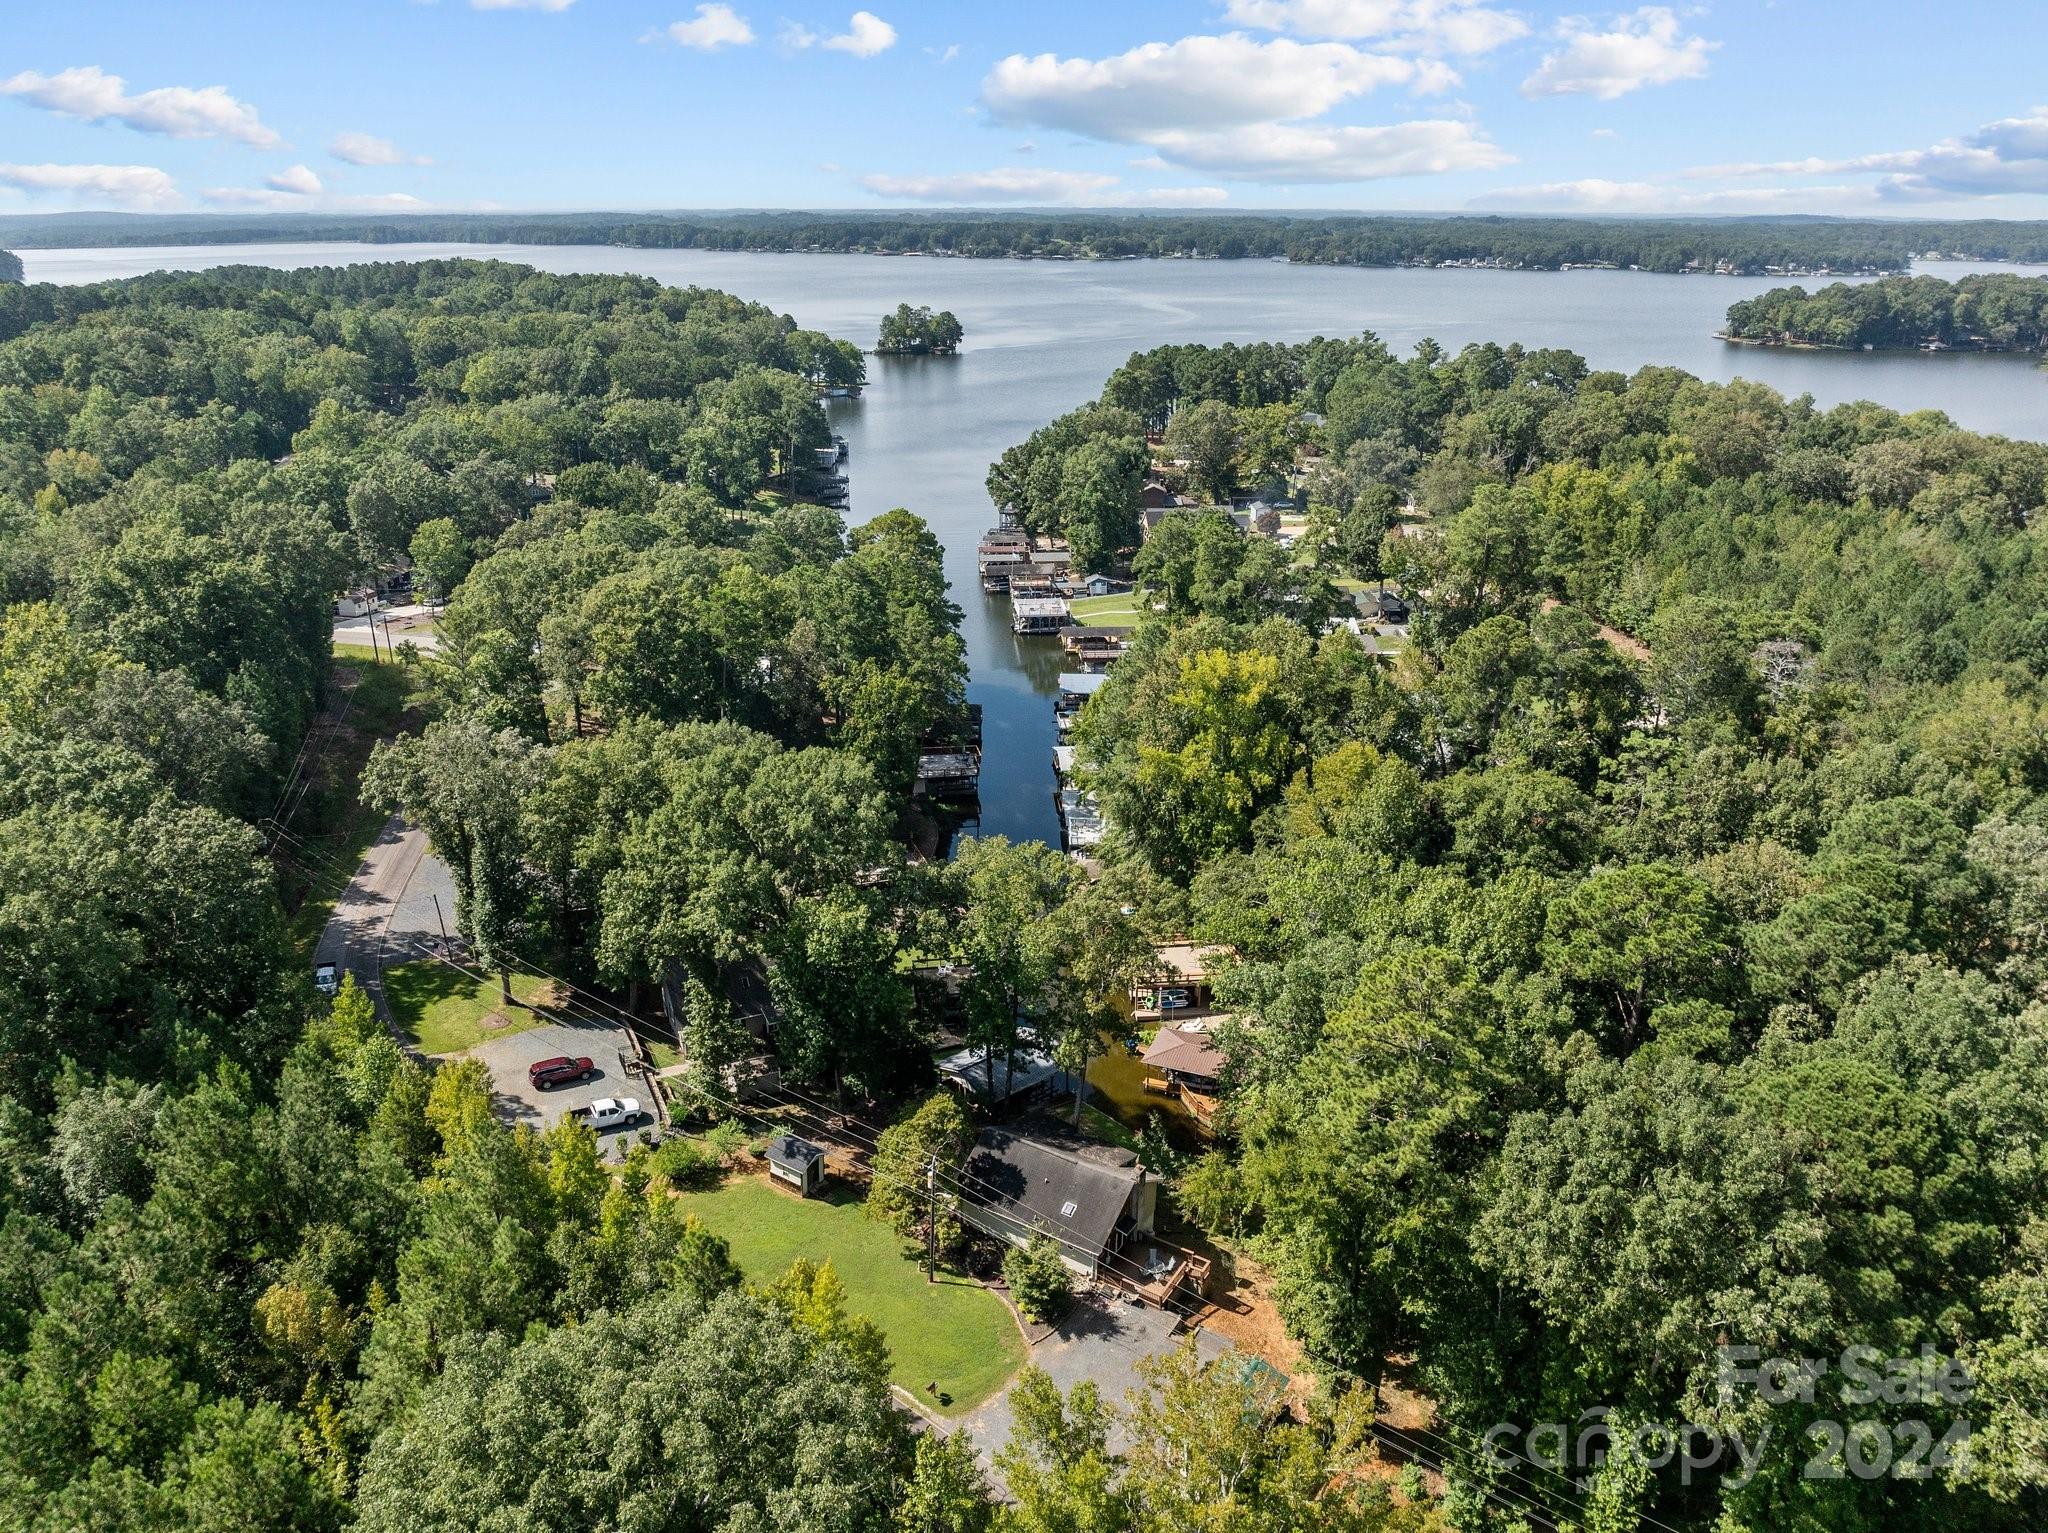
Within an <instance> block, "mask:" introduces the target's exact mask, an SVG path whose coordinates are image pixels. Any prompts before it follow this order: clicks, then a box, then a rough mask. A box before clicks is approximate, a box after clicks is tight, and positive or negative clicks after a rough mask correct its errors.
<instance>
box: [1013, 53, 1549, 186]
mask: <svg viewBox="0 0 2048 1533" xmlns="http://www.w3.org/2000/svg"><path fill="white" fill-rule="evenodd" d="M1457 78H1458V77H1457V75H1456V74H1455V73H1454V72H1453V71H1452V70H1451V69H1449V68H1448V67H1447V66H1446V65H1444V64H1443V63H1441V62H1439V61H1438V60H1435V59H1428V58H1424V59H1416V58H1409V57H1404V56H1400V55H1395V54H1389V53H1370V52H1366V51H1364V50H1361V49H1358V48H1354V47H1352V46H1351V45H1350V44H1348V43H1336V42H1321V43H1303V42H1296V41H1293V40H1291V39H1287V38H1276V39H1271V40H1267V41H1260V40H1257V39H1254V38H1250V37H1247V36H1245V35H1244V34H1243V33H1241V32H1231V33H1226V34H1224V35H1222V36H1219V37H1184V38H1182V39H1181V40H1180V41H1178V42H1174V43H1147V44H1145V45H1144V46H1143V47H1139V48H1133V49H1131V50H1130V51H1129V52H1127V53H1121V54H1118V55H1116V56H1114V57H1112V58H1105V59H1062V58H1060V57H1058V56H1057V55H1055V54H1050V53H1045V54H1039V55H1037V56H1036V57H1026V56H1024V55H1022V54H1015V55H1012V56H1011V57H1009V58H1006V59H1004V60H1002V61H1001V62H1000V63H998V64H997V65H996V67H995V68H994V69H993V70H992V71H990V73H989V76H988V78H987V79H985V80H984V81H983V82H982V99H983V100H984V101H985V102H986V103H987V104H988V107H989V110H990V112H991V114H992V115H993V116H995V117H996V118H998V119H999V120H1002V121H1006V122H1019V123H1022V122H1030V123H1036V124H1038V125H1040V126H1043V127H1049V128H1056V129H1061V130H1064V131H1068V132H1074V133H1079V134H1082V135H1084V136H1086V137H1089V138H1095V139H1102V140H1106V141H1108V142H1111V143H1123V144H1139V145H1143V146H1144V147H1146V148H1148V149H1150V150H1152V151H1153V153H1152V155H1150V156H1148V157H1147V158H1146V159H1145V160H1143V161H1139V162H1137V163H1140V164H1144V165H1150V166H1158V167H1161V168H1172V167H1178V168H1181V169H1185V170H1193V171H1197V172H1200V173H1202V174H1205V175H1216V176H1224V177H1228V178H1230V179H1232V180H1242V181H1265V182H1281V183H1287V182H1304V181H1309V182H1340V181H1373V180H1379V179H1381V178H1384V177H1388V176H1413V175H1435V174H1442V173H1446V172H1452V171H1461V170H1486V169H1492V168H1494V167H1497V166H1501V165H1506V164H1511V163H1512V161H1513V157H1512V156H1510V155H1509V154H1508V153H1507V152H1506V151H1504V150H1502V149H1501V148H1500V147H1499V146H1498V145H1496V144H1494V143H1493V142H1491V141H1490V140H1489V139H1488V138H1487V137H1486V135H1485V134H1484V133H1483V132H1482V131H1480V130H1479V129H1478V128H1477V127H1475V126H1474V125H1473V124H1472V123H1470V122H1468V121H1461V120H1454V119H1452V118H1451V117H1448V116H1446V117H1440V118H1435V119H1430V120H1425V121H1416V122H1399V123H1392V124H1386V125H1381V126H1373V127H1357V126H1339V125H1336V124H1329V123H1321V122H1314V121H1311V120H1310V119H1313V118H1318V117H1321V116H1323V115H1324V114H1326V113H1328V112H1329V111H1331V110H1332V109H1333V108H1335V107H1337V106H1340V105H1342V104H1343V103H1345V102H1347V101H1349V100H1351V99H1353V98H1354V97H1358V96H1362V95H1365V94H1367V93H1369V92H1371V91H1373V90H1376V89H1378V88H1379V87H1381V86H1383V85H1392V86H1402V85H1405V86H1408V87H1409V88H1411V89H1413V90H1417V91H1427V90H1436V89H1441V88H1443V87H1445V86H1447V85H1451V84H1455V83H1456V82H1457Z"/></svg>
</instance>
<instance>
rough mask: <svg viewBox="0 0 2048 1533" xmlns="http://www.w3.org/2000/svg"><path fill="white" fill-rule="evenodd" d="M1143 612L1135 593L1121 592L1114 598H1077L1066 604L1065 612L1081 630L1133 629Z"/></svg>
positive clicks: (1143, 609)
mask: <svg viewBox="0 0 2048 1533" xmlns="http://www.w3.org/2000/svg"><path fill="white" fill-rule="evenodd" d="M1145 610H1146V609H1145V608H1144V607H1143V606H1142V605H1140V603H1139V601H1138V593H1137V592H1135V591H1121V592H1118V593H1117V594H1116V595H1114V596H1077V597H1075V598H1074V599H1073V600H1072V601H1070V602H1068V603H1067V611H1068V612H1070V613H1072V614H1073V618H1074V622H1075V623H1076V624H1077V625H1079V626H1080V627H1082V628H1135V627H1137V626H1138V619H1139V618H1141V617H1143V616H1144V615H1145Z"/></svg>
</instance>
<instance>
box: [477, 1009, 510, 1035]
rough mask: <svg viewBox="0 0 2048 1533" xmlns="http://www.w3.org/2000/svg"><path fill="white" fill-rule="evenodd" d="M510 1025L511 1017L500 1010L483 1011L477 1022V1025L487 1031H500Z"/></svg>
mask: <svg viewBox="0 0 2048 1533" xmlns="http://www.w3.org/2000/svg"><path fill="white" fill-rule="evenodd" d="M511 1025H512V1019H511V1018H510V1017H508V1016H506V1015H505V1013H503V1012H502V1011H488V1012H485V1013H484V1015H483V1016H482V1018H481V1019H479V1020H478V1022H477V1026H478V1027H480V1028H482V1029H483V1030H484V1031H485V1032H487V1033H495V1032H500V1031H502V1030H503V1029H505V1028H508V1027H510V1026H511Z"/></svg>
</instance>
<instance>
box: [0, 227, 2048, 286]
mask: <svg viewBox="0 0 2048 1533" xmlns="http://www.w3.org/2000/svg"><path fill="white" fill-rule="evenodd" d="M287 240H289V241H313V240H350V241H361V242H365V243H371V244H390V243H396V242H409V241H473V242H481V243H492V244H503V243H513V244H535V245H593V244H594V245H622V246H634V247H643V248H650V249H670V248H675V249H701V250H753V251H782V252H786V251H818V252H839V253H859V254H872V255H927V256H955V257H969V258H990V257H1010V258H1023V259H1034V260H1125V259H1133V258H1137V257H1170V258H1187V259H1205V260H1253V259H1284V260H1288V261H1295V262H1304V263H1313V264H1322V265H1335V266H1443V265H1468V266H1498V267H1506V268H1509V269H1513V270H1536V271H1555V270H1559V269H1561V268H1564V267H1574V266H1612V267H1620V268H1633V269H1640V270H1643V271H1653V272H1718V273H1722V274H1738V275H1743V276H1765V275H1773V274H1777V273H1785V274H1788V275H1793V274H1809V273H1810V274H1818V275H1826V274H1829V273H1841V274H1861V273H1877V272H1899V271H1904V270H1906V269H1907V268H1908V267H1909V266H1910V265H1911V264H1912V262H1913V261H1914V260H1915V259H1920V258H1925V257H1928V256H1930V255H1934V256H1957V257H1967V258H1970V259H1975V260H1989V261H2048V223H2043V222H2034V223H2019V222H2007V221H2003V220H1991V219H1985V220H1974V221H1955V222H1927V223H1903V222H1877V221H1854V220H1842V221H1836V220H1831V219H1770V218H1742V219H1590V218H1551V217H1518V216H1505V215H1491V216H1478V215H1472V216H1457V217H1444V218H1427V217H1416V216H1401V215H1380V214H1371V215H1360V214H1327V215H1314V216H1299V217H1295V216H1277V215H1275V216H1267V215H1249V214H1234V213H1157V214H1138V213H1042V212H1041V213H1029V212H1017V213H1002V212H973V213H912V212H876V213H862V212H823V213H773V212H731V213H634V212H621V213H519V214H509V213H422V214H388V215H374V216H370V215H340V214H271V213H264V214H206V215H199V214H137V213H58V214H13V215H7V216H0V241H4V242H6V243H7V244H10V245H12V246H14V247H16V248H29V247H34V248H55V247H65V246H92V245H184V244H195V245H209V244H234V243H246V242H251V241H287Z"/></svg>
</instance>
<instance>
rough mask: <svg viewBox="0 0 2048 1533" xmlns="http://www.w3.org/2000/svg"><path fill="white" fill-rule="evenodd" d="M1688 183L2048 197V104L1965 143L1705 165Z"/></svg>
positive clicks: (1914, 198) (1903, 197) (1915, 196)
mask: <svg viewBox="0 0 2048 1533" xmlns="http://www.w3.org/2000/svg"><path fill="white" fill-rule="evenodd" d="M1685 174H1686V177H1687V179H1689V180H1714V181H1722V180H1738V179H1746V178H1750V177H1756V176H1839V175H1876V176H1879V177H1881V178H1882V179H1880V180H1879V181H1878V183H1877V188H1876V189H1877V192H1878V193H1879V195H1881V196H1883V197H1885V198H1888V199H1891V200H1893V201H1900V202H1924V201H1930V200H1934V199H1938V198H1943V197H1999V196H2011V195H2020V194H2029V193H2048V106H2043V107H2035V108H2034V109H2033V110H2032V111H2031V112H2029V113H2028V114H2026V115H2025V116H2023V117H2003V118H2000V119H1999V120H1998V121H1997V122H1992V123H1986V124H1985V125H1984V126H1983V127H1981V128H1979V129H1978V130H1977V131H1976V132H1975V133H1971V134H1967V135H1965V136H1964V137H1962V138H1948V139H1943V140H1942V141H1941V142H1940V143H1938V144H1933V145H1930V146H1929V147H1927V148H1925V149H1902V150H1895V151H1890V152H1886V153H1880V154H1860V155H1852V156H1850V157H1848V158H1846V159H1832V160H1831V159H1823V158H1820V157H1819V156H1810V157H1808V158H1806V159H1801V160H1768V161H1758V162H1745V163H1741V164H1734V165H1701V166H1696V167H1695V168H1693V169H1691V170H1688V171H1687V172H1686V173H1685Z"/></svg>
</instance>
